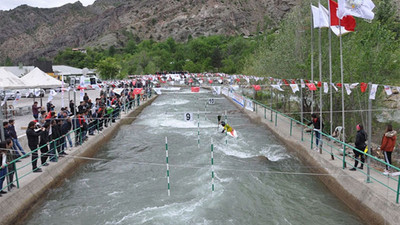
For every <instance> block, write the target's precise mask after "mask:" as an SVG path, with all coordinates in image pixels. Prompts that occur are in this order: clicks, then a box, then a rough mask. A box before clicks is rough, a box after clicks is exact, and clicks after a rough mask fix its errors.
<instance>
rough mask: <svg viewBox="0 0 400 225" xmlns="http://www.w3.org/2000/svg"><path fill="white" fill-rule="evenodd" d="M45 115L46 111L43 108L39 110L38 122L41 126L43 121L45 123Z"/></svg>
mask: <svg viewBox="0 0 400 225" xmlns="http://www.w3.org/2000/svg"><path fill="white" fill-rule="evenodd" d="M46 116H47V113H46V111H45V110H42V111H40V115H39V120H38V123H39V125H40V126H41V127H42V126H43V125H44V123H46Z"/></svg>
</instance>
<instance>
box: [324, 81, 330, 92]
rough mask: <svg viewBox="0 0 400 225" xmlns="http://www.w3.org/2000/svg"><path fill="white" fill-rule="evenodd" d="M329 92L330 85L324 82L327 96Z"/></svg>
mask: <svg viewBox="0 0 400 225" xmlns="http://www.w3.org/2000/svg"><path fill="white" fill-rule="evenodd" d="M328 91H329V86H328V83H326V82H324V93H325V94H327V93H328Z"/></svg>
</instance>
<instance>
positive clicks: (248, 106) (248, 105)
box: [245, 98, 254, 112]
mask: <svg viewBox="0 0 400 225" xmlns="http://www.w3.org/2000/svg"><path fill="white" fill-rule="evenodd" d="M245 100H246V107H245V108H246V109H247V110H249V111H252V112H253V111H254V105H253V101H251V100H250V99H248V98H246V99H245Z"/></svg>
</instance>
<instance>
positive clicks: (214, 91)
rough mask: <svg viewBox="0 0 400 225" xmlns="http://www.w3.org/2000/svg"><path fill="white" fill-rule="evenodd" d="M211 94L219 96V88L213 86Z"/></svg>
mask: <svg viewBox="0 0 400 225" xmlns="http://www.w3.org/2000/svg"><path fill="white" fill-rule="evenodd" d="M212 88H213V94H214V95H220V94H221V86H213V87H212Z"/></svg>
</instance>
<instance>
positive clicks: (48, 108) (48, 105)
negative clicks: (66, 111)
mask: <svg viewBox="0 0 400 225" xmlns="http://www.w3.org/2000/svg"><path fill="white" fill-rule="evenodd" d="M52 105H53V104H52V103H51V101H49V102H48V103H47V105H46V107H47V112H51V106H52Z"/></svg>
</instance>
